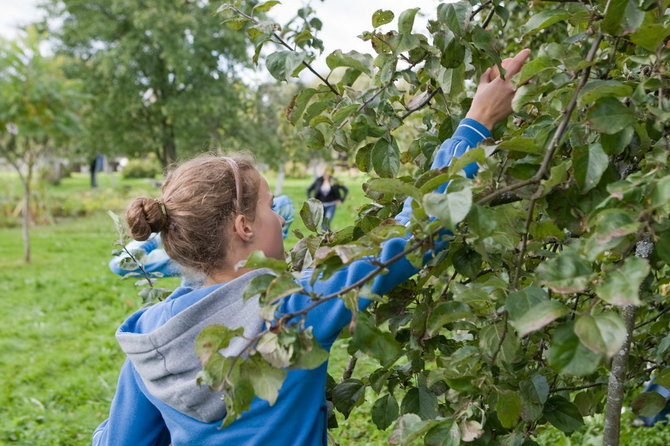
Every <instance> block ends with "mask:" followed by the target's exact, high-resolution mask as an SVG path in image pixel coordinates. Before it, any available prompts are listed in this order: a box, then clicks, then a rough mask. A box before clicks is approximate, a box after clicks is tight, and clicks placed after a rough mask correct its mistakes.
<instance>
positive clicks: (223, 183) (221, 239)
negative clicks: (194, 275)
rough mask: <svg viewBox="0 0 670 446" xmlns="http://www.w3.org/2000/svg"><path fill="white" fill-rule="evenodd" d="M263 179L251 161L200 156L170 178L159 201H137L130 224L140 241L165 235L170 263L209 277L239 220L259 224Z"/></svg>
mask: <svg viewBox="0 0 670 446" xmlns="http://www.w3.org/2000/svg"><path fill="white" fill-rule="evenodd" d="M260 178H261V177H260V174H259V173H258V171H257V170H256V168H255V167H254V165H253V163H252V161H251V160H249V159H247V158H243V157H239V156H236V157H233V158H228V157H220V156H214V155H201V156H198V157H197V158H194V159H192V160H190V161H186V162H185V163H183V164H181V165H180V166H178V167H176V168H175V169H173V170H172V171H170V172H169V173H168V175H167V178H166V180H165V183H164V184H163V187H162V194H161V196H160V198H158V199H153V198H147V197H140V198H136V199H135V200H133V202H132V203H131V204H130V206H129V207H128V209H127V210H126V223H127V224H128V228H129V229H130V233H131V235H132V237H133V238H134V239H135V240H147V239H148V238H149V236H150V235H151V233H153V232H160V233H161V238H162V240H163V245H164V247H165V251H166V252H167V254H168V255H169V256H170V258H172V259H173V260H174V261H176V262H177V263H179V264H180V265H182V266H183V267H185V268H188V269H190V270H194V271H196V272H199V273H204V274H206V275H209V274H210V273H211V272H212V271H215V270H217V269H218V268H219V267H220V266H221V265H222V264H223V263H224V261H225V259H226V250H227V247H228V239H227V231H226V230H227V228H228V225H229V224H230V223H231V222H232V221H233V219H234V217H235V216H236V215H238V214H243V215H245V216H246V217H247V218H249V219H250V220H252V221H253V220H254V218H255V216H256V204H257V202H258V188H259V185H260ZM239 189H241V191H240V190H239ZM238 197H239V202H238Z"/></svg>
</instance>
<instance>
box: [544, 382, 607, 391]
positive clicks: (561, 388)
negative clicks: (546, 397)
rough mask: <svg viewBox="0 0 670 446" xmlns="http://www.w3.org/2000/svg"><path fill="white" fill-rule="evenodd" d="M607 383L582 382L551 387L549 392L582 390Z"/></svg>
mask: <svg viewBox="0 0 670 446" xmlns="http://www.w3.org/2000/svg"><path fill="white" fill-rule="evenodd" d="M606 384H607V383H591V384H582V385H581V386H573V387H557V388H556V389H551V390H549V393H556V392H565V391H572V390H582V389H590V388H591V387H598V386H604V385H606Z"/></svg>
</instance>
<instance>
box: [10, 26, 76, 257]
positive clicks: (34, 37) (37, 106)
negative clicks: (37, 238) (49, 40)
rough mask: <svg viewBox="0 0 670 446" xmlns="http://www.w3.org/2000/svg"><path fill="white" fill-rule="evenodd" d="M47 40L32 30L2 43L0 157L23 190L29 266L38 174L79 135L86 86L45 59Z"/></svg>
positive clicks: (60, 61)
mask: <svg viewBox="0 0 670 446" xmlns="http://www.w3.org/2000/svg"><path fill="white" fill-rule="evenodd" d="M42 42H43V38H42V36H41V35H40V34H39V33H38V32H37V30H36V29H35V28H33V27H30V28H28V29H27V31H26V32H25V33H24V34H23V35H22V36H21V37H20V38H18V39H17V40H15V41H4V40H3V41H0V66H2V67H3V69H2V71H0V157H2V158H4V159H5V160H6V161H7V162H8V163H9V164H11V165H12V167H14V169H15V170H16V172H17V173H18V175H19V178H20V180H21V184H22V185H23V211H22V215H23V219H22V232H23V244H24V260H25V262H26V263H28V262H30V236H29V226H30V196H31V186H32V181H33V173H34V171H35V167H36V166H37V164H38V162H39V161H40V160H41V159H42V158H43V157H44V156H45V155H54V154H56V153H58V151H60V150H61V149H62V147H63V146H64V144H65V142H67V141H69V140H71V139H72V138H73V137H74V135H75V134H76V133H77V131H78V130H79V118H78V116H77V114H76V112H77V109H78V107H79V104H81V102H82V100H83V99H84V96H83V95H82V93H81V85H80V84H79V83H78V82H76V81H73V80H68V79H66V77H65V75H64V73H63V65H64V64H65V63H66V60H65V59H64V58H62V57H55V58H54V57H49V56H45V55H43V54H42V52H41V49H40V44H41V43H42Z"/></svg>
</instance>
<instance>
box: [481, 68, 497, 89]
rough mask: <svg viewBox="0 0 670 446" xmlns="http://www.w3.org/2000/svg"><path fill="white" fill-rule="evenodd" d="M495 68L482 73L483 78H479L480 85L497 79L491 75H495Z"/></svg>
mask: <svg viewBox="0 0 670 446" xmlns="http://www.w3.org/2000/svg"><path fill="white" fill-rule="evenodd" d="M493 68H494V67H490V68H488V69H487V70H486V71H484V73H482V75H481V77H480V78H479V85H482V84H488V83H489V82H491V80H492V79H495V76H492V75H491V74H492V73H493Z"/></svg>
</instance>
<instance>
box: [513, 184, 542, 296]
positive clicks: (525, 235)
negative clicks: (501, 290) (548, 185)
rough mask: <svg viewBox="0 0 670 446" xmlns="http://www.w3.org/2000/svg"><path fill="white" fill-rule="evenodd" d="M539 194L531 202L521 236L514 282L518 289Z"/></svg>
mask: <svg viewBox="0 0 670 446" xmlns="http://www.w3.org/2000/svg"><path fill="white" fill-rule="evenodd" d="M537 198H538V197H537V194H536V196H533V198H532V199H531V200H530V206H529V207H528V218H526V227H525V229H524V231H523V235H522V236H521V250H520V251H519V258H518V259H517V261H516V268H515V270H514V279H513V280H512V286H513V287H514V288H517V286H518V285H519V275H520V273H521V264H522V263H523V257H524V256H525V255H526V245H527V244H528V232H529V231H530V224H531V223H532V221H533V212H534V211H535V202H536V201H537Z"/></svg>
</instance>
